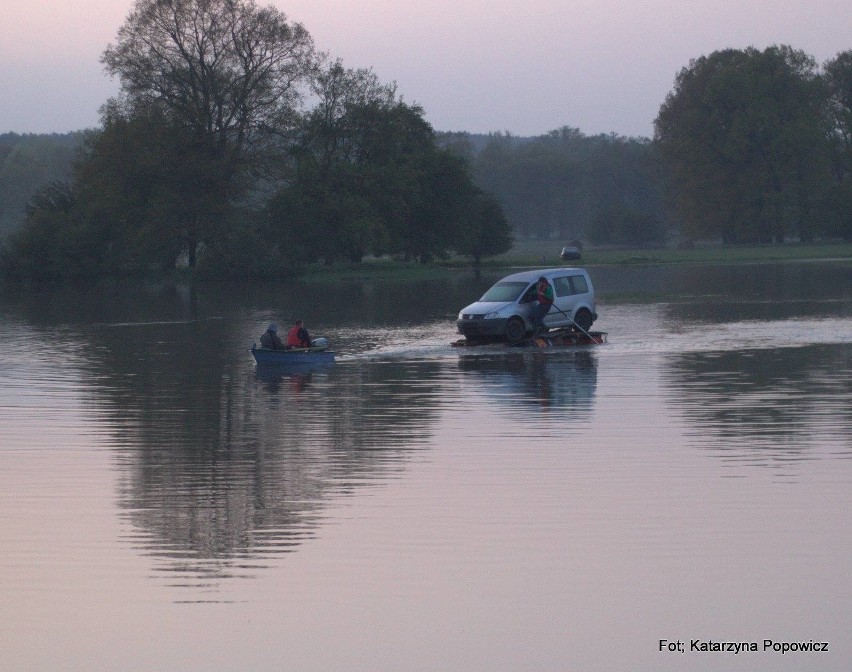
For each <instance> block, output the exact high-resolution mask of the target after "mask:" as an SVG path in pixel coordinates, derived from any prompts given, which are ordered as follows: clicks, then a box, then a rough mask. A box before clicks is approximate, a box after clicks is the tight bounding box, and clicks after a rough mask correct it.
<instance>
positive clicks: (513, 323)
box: [506, 317, 527, 344]
mask: <svg viewBox="0 0 852 672" xmlns="http://www.w3.org/2000/svg"><path fill="white" fill-rule="evenodd" d="M526 333H527V327H526V325H525V324H524V321H523V320H522V319H521V318H520V317H513V318H512V319H511V320H509V322H508V323H507V324H506V340H507V341H509V343H512V344H515V343H519V342H520V341H521V340H522V339H523V338H524V334H526Z"/></svg>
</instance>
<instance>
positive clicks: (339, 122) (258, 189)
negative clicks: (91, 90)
mask: <svg viewBox="0 0 852 672" xmlns="http://www.w3.org/2000/svg"><path fill="white" fill-rule="evenodd" d="M101 60H102V62H103V64H104V66H105V68H106V70H107V72H108V73H110V74H112V75H114V76H115V77H117V78H118V79H119V81H120V84H121V89H120V94H119V95H118V96H117V97H116V98H114V99H111V100H109V101H108V102H107V103H106V104H105V105H104V106H103V108H102V110H101V128H100V129H99V130H98V131H97V132H92V133H91V134H90V135H89V136H88V137H87V140H86V143H85V147H84V149H83V152H82V154H81V156H80V158H79V160H77V161H76V162H74V164H73V166H72V171H71V176H70V179H69V180H68V181H67V182H52V183H50V184H49V185H48V186H47V187H45V188H44V189H42V190H41V191H39V192H38V193H37V194H35V196H34V197H33V198H32V200H31V201H30V204H29V206H28V208H27V214H26V221H25V223H24V225H23V226H22V227H21V228H19V229H18V230H16V231H15V232H14V233H12V234H11V235H10V236H8V238H7V239H6V240H5V241H4V246H3V249H2V252H0V265H2V271H3V273H4V274H5V275H6V276H10V277H19V278H32V277H40V278H65V277H80V276H86V277H91V276H99V275H104V274H118V275H122V274H130V273H147V272H151V271H162V270H167V269H173V268H174V267H175V264H176V260H181V261H182V262H183V263H185V264H186V265H188V266H189V267H190V268H192V269H194V270H195V272H196V273H198V274H200V275H206V276H216V277H229V276H240V277H245V276H250V275H261V276H281V275H289V274H293V273H296V272H298V270H299V269H300V268H301V267H303V266H304V265H305V264H308V263H312V262H324V263H334V262H336V261H339V260H346V261H349V262H356V263H357V262H359V261H361V260H362V259H363V257H364V256H365V255H368V254H373V255H394V256H398V257H400V258H403V259H416V260H418V261H428V260H429V259H433V258H436V257H441V256H445V255H448V254H449V253H451V252H452V253H456V254H459V255H463V256H468V257H470V258H471V259H472V260H473V261H474V263H478V261H479V260H480V259H481V258H482V257H483V256H487V255H491V254H497V253H500V252H503V251H506V250H508V249H509V248H510V246H511V241H512V238H511V229H510V227H509V225H508V222H507V221H506V218H505V216H504V214H503V211H502V209H501V208H500V206H499V204H498V203H497V202H496V201H495V200H494V199H493V198H492V197H491V196H489V195H487V194H486V193H485V192H484V191H483V190H482V189H480V188H479V187H477V186H476V185H475V183H474V181H473V177H472V175H471V173H470V169H469V166H468V164H467V163H466V162H465V161H464V160H463V159H462V158H461V157H459V156H458V155H456V154H454V153H453V152H451V151H449V150H447V149H445V148H442V147H440V146H439V145H438V143H437V139H436V134H435V132H434V130H433V129H432V128H431V126H430V125H429V124H428V123H427V122H426V121H425V120H424V115H423V110H422V109H420V108H419V107H417V106H415V105H409V104H406V103H405V102H403V101H402V99H401V98H400V97H399V96H398V95H397V93H396V88H395V86H394V85H385V84H382V83H381V82H379V81H378V79H377V78H376V76H375V75H374V74H373V73H372V72H371V71H368V70H350V69H347V68H345V67H343V65H342V63H341V62H340V61H339V60H334V59H331V58H329V57H328V56H327V55H326V54H322V53H319V52H317V51H316V49H315V48H314V44H313V40H312V38H311V36H310V35H309V33H308V32H307V30H305V28H304V27H303V26H302V25H301V24H298V23H292V22H289V21H288V20H287V17H286V16H285V15H284V14H283V13H281V12H280V11H278V10H277V9H275V8H274V7H271V6H270V7H259V6H257V5H256V4H255V3H254V1H253V0H205V2H199V1H198V0H137V2H136V3H135V5H134V8H133V10H132V11H131V13H130V15H129V16H128V17H127V19H126V21H125V23H124V25H123V26H122V27H121V29H120V30H119V32H118V36H117V39H116V42H115V43H114V44H111V45H109V46H108V47H107V49H106V50H105V52H104V53H103V56H102V58H101Z"/></svg>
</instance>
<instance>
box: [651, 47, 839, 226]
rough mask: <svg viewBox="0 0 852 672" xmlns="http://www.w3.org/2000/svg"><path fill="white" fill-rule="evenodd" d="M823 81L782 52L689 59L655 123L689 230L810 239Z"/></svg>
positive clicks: (819, 185) (806, 61)
mask: <svg viewBox="0 0 852 672" xmlns="http://www.w3.org/2000/svg"><path fill="white" fill-rule="evenodd" d="M822 111H823V93H822V81H821V80H820V78H819V77H818V74H817V71H816V64H815V62H814V60H813V58H811V57H810V56H808V55H806V54H804V53H803V52H801V51H795V50H793V49H791V48H790V47H786V46H773V47H769V48H768V49H766V50H764V51H762V52H761V51H758V50H756V49H754V48H749V49H746V50H735V49H728V50H725V51H717V52H714V53H713V54H711V55H710V56H703V57H701V58H698V59H695V60H693V61H690V64H689V66H688V67H686V68H684V69H683V70H681V71H680V72H679V73H678V75H677V78H676V80H675V88H674V90H673V91H672V92H671V93H670V94H669V95H668V96H667V97H666V100H665V102H664V103H663V105H662V107H661V108H660V112H659V115H658V116H657V119H656V120H655V125H654V127H655V142H656V144H657V146H658V147H659V149H660V151H661V153H662V156H663V157H664V159H665V160H666V161H667V163H668V166H669V168H670V174H671V178H672V182H673V185H674V188H675V190H676V193H677V196H678V203H679V206H680V209H681V212H682V214H683V216H684V219H685V221H686V222H687V224H688V225H690V226H691V227H692V230H691V231H689V233H692V234H693V235H703V236H719V237H721V238H723V239H724V240H726V241H728V242H771V241H773V240H775V241H780V240H782V239H783V237H784V236H785V235H787V234H796V235H799V236H801V237H802V238H805V239H806V238H809V237H810V236H811V235H812V233H813V232H812V230H811V229H810V228H809V227H810V226H811V224H812V219H813V218H812V217H811V214H810V213H811V209H812V207H813V205H814V203H815V202H817V201H818V199H819V198H820V194H821V190H822V189H824V186H825V183H826V159H827V145H826V132H825V131H826V129H825V124H824V119H825V116H824V114H822Z"/></svg>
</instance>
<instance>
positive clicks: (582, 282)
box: [571, 275, 589, 294]
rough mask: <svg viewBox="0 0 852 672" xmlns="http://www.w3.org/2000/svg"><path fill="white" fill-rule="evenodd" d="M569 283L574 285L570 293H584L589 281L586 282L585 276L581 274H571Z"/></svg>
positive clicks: (586, 290) (587, 289) (587, 288)
mask: <svg viewBox="0 0 852 672" xmlns="http://www.w3.org/2000/svg"><path fill="white" fill-rule="evenodd" d="M571 284H572V285H574V291H573V292H571V293H572V294H585V293H586V292H588V291H589V283H587V282H586V277H585V276H583V275H572V276H571Z"/></svg>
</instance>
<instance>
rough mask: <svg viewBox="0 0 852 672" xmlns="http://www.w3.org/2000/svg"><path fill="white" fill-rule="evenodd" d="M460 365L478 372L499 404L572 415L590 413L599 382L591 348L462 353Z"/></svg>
mask: <svg viewBox="0 0 852 672" xmlns="http://www.w3.org/2000/svg"><path fill="white" fill-rule="evenodd" d="M458 366H459V370H461V371H463V372H465V373H467V374H474V375H476V377H477V379H478V380H477V381H476V384H477V385H479V386H481V387H482V389H483V392H484V393H485V394H486V395H488V396H489V397H491V398H493V399H494V400H496V401H498V402H499V403H502V404H509V405H522V406H531V405H532V406H535V407H537V408H539V409H552V410H557V409H558V410H561V411H563V412H565V413H567V414H569V415H571V416H572V417H582V416H587V415H588V414H589V413H590V411H591V409H592V405H593V401H594V397H595V390H596V388H597V382H598V369H597V358H596V355H595V354H594V353H593V352H592V351H590V350H587V349H576V348H571V349H570V350H568V351H566V352H564V353H563V352H559V353H557V352H552V351H547V352H541V351H529V352H510V353H508V354H493V355H462V356H460V357H459V364H458Z"/></svg>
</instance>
